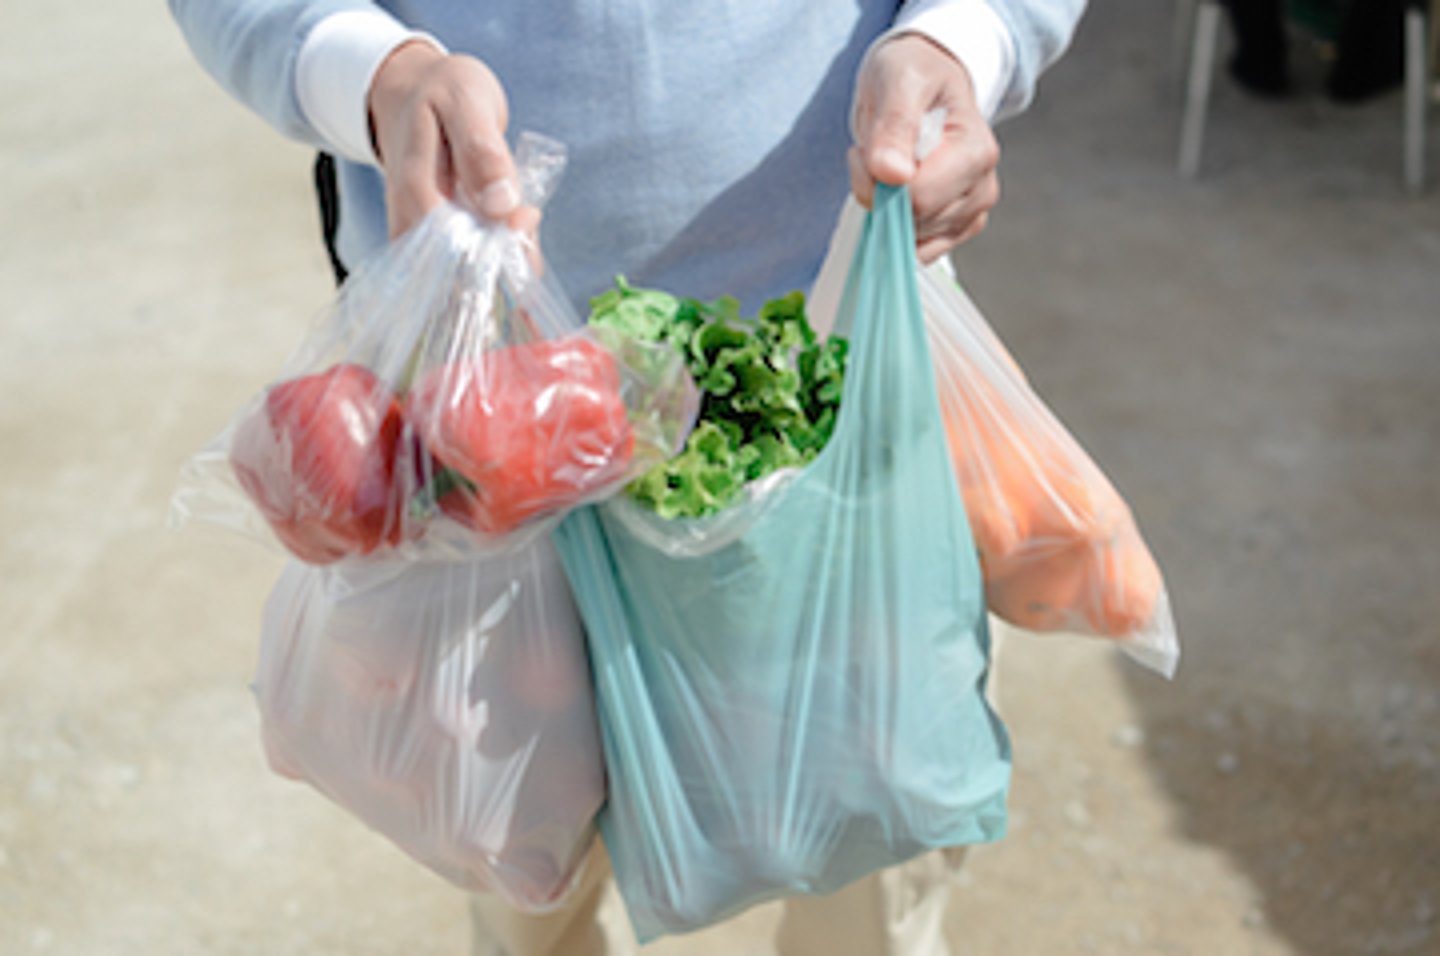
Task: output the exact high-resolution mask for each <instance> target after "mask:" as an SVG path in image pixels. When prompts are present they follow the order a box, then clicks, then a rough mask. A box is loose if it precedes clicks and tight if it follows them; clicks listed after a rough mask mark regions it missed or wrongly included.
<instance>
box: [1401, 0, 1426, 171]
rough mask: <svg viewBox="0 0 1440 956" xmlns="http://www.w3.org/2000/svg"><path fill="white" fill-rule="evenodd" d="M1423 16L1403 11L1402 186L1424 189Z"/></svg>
mask: <svg viewBox="0 0 1440 956" xmlns="http://www.w3.org/2000/svg"><path fill="white" fill-rule="evenodd" d="M1425 33H1426V30H1425V14H1424V13H1423V12H1421V11H1420V10H1419V9H1417V8H1415V7H1411V8H1410V9H1408V10H1406V11H1405V187H1406V188H1407V189H1409V190H1410V191H1411V192H1412V193H1418V192H1420V191H1422V190H1423V189H1424V188H1425V106H1426V102H1427V100H1428V97H1427V95H1426V86H1427V85H1428V83H1429V76H1430V69H1429V63H1428V59H1429V57H1428V56H1427V55H1426V54H1427V53H1428V51H1427V49H1426V46H1427V43H1426V39H1427V38H1426V35H1425Z"/></svg>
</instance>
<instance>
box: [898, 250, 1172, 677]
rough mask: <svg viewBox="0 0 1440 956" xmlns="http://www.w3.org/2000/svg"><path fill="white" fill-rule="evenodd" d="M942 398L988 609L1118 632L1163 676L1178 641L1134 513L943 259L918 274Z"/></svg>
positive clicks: (1066, 627)
mask: <svg viewBox="0 0 1440 956" xmlns="http://www.w3.org/2000/svg"><path fill="white" fill-rule="evenodd" d="M920 292H921V299H922V301H923V302H924V306H925V319H926V325H927V327H928V329H929V332H930V349H931V354H932V355H933V357H934V362H935V374H936V378H937V382H938V385H939V389H940V409H941V413H942V415H943V416H944V419H945V429H946V433H947V434H948V436H949V439H950V448H951V452H952V456H953V460H954V464H955V473H956V477H957V479H958V480H959V482H960V490H961V493H962V494H963V495H964V498H965V507H966V511H967V512H968V514H969V517H970V527H971V530H972V532H973V533H974V535H975V543H976V546H977V548H978V549H979V552H980V564H981V567H982V568H983V570H984V575H985V595H986V602H987V604H988V606H989V608H990V610H991V611H992V612H993V613H994V614H995V615H996V616H997V617H1000V618H1001V619H1003V620H1004V621H1006V622H1007V623H1009V624H1012V625H1014V626H1016V627H1019V628H1022V629H1026V630H1032V631H1045V632H1049V631H1064V632H1071V633H1078V634H1084V635H1088V636H1092V637H1102V638H1108V639H1112V640H1115V641H1118V642H1119V644H1120V646H1121V647H1122V648H1123V649H1124V650H1125V652H1126V653H1128V654H1129V655H1130V656H1131V657H1133V658H1135V659H1136V660H1137V661H1139V662H1140V663H1142V664H1144V665H1146V666H1147V667H1150V668H1151V669H1153V670H1155V671H1158V672H1159V673H1161V674H1163V675H1165V676H1166V677H1171V676H1173V675H1174V673H1175V667H1176V665H1177V664H1178V662H1179V657H1180V645H1179V641H1178V640H1177V638H1176V634H1175V623H1174V619H1173V618H1172V616H1171V613H1170V600H1169V596H1168V595H1167V593H1166V590H1165V582H1164V580H1163V578H1162V577H1161V574H1160V568H1159V566H1158V565H1157V564H1156V562H1155V559H1154V557H1153V556H1152V555H1151V553H1150V550H1149V548H1147V547H1146V544H1145V541H1144V539H1143V538H1142V537H1141V535H1140V530H1139V527H1138V525H1137V524H1136V522H1135V518H1134V515H1133V514H1132V513H1131V511H1130V508H1129V506H1127V505H1126V503H1125V501H1124V499H1123V498H1121V497H1120V494H1119V492H1117V491H1116V490H1115V487H1114V486H1113V485H1112V484H1111V483H1110V482H1109V480H1107V479H1106V477H1105V475H1104V473H1102V472H1101V470H1100V468H1099V467H1098V466H1097V465H1096V464H1095V463H1094V461H1093V460H1092V459H1091V458H1090V456H1089V455H1087V454H1086V453H1085V450H1084V449H1083V448H1081V447H1080V444H1079V442H1077V441H1076V440H1075V439H1074V437H1072V436H1071V434H1070V433H1069V432H1068V431H1067V430H1066V428H1065V426H1064V425H1063V424H1061V422H1060V420H1059V419H1057V418H1056V417H1055V415H1054V414H1053V413H1052V412H1051V411H1050V409H1049V408H1048V407H1047V406H1046V405H1045V403H1044V402H1043V401H1041V400H1040V397H1039V396H1038V395H1036V394H1035V392H1034V391H1033V390H1032V389H1031V388H1030V385H1029V383H1028V382H1027V381H1026V379H1025V375H1024V373H1022V372H1021V371H1020V367H1019V366H1018V365H1017V364H1016V363H1015V361H1014V359H1012V358H1011V357H1010V355H1009V353H1008V352H1007V351H1006V350H1005V347H1004V346H1003V345H1002V344H1001V343H1000V340H999V339H998V338H997V337H996V335H995V333H994V332H993V331H992V330H991V329H990V327H989V325H987V324H986V322H985V319H984V317H983V316H981V314H980V312H979V310H978V309H976V308H975V305H974V303H972V302H971V301H970V299H969V298H968V297H967V296H966V295H965V293H964V292H963V291H962V290H961V288H960V286H959V285H957V284H956V282H955V280H954V278H953V277H952V276H951V275H950V274H949V273H948V272H947V271H945V270H944V269H940V268H934V267H932V268H931V269H928V270H926V271H925V272H924V273H923V274H922V276H921V277H920Z"/></svg>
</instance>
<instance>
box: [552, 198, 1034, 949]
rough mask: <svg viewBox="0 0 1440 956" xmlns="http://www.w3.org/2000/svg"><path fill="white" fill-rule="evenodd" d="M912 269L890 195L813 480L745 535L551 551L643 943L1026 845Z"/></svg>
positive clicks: (852, 286) (870, 248)
mask: <svg viewBox="0 0 1440 956" xmlns="http://www.w3.org/2000/svg"><path fill="white" fill-rule="evenodd" d="M914 249H915V238H914V226H913V223H912V221H911V213H910V199H909V195H908V193H907V192H906V191H904V190H897V189H890V188H881V189H880V190H879V191H878V192H877V195H876V200H875V206H874V211H873V212H872V213H871V214H870V216H869V217H868V219H867V221H866V225H865V230H864V232H863V234H862V237H861V240H860V244H859V247H858V249H857V251H856V253H855V257H854V260H853V264H852V266H851V269H850V274H849V277H848V280H847V286H846V290H845V294H844V296H843V298H842V300H841V308H840V313H839V319H838V327H840V328H846V329H848V331H849V333H850V336H851V353H850V368H849V372H848V374H847V379H846V382H845V393H844V397H843V399H842V401H841V407H840V417H839V421H838V423H837V426H836V431H835V434H834V437H832V438H831V440H830V443H829V444H828V445H827V446H826V448H825V449H824V451H823V452H822V453H821V454H820V456H819V457H818V458H817V459H816V460H815V461H814V462H813V463H811V464H810V465H809V466H807V467H806V468H804V469H803V470H801V471H798V472H795V473H794V474H793V475H792V476H791V477H790V479H789V480H788V481H784V482H778V483H776V485H775V486H774V487H772V488H770V489H768V490H767V491H766V492H765V493H764V494H763V496H762V497H761V498H760V500H759V501H757V502H753V503H751V504H747V505H744V506H741V507H740V509H739V511H738V512H737V514H736V516H735V520H734V521H732V522H729V523H728V524H727V523H726V522H725V521H724V520H721V521H719V522H714V521H711V522H710V523H708V524H705V525H701V526H698V527H697V526H696V525H695V524H694V523H692V522H685V521H676V522H659V519H656V522H657V523H658V525H661V527H658V530H657V525H653V524H652V525H651V526H648V527H642V526H641V525H639V524H637V523H636V522H635V521H634V520H633V517H627V514H628V512H627V510H626V507H625V504H626V503H625V502H623V501H621V500H615V501H612V502H610V503H606V504H604V505H600V506H595V507H587V508H582V509H579V510H577V511H576V512H574V513H572V514H571V515H570V516H569V517H568V518H566V520H565V521H564V522H563V523H562V524H561V525H560V527H559V528H558V529H557V530H556V532H555V540H556V543H557V544H558V546H559V550H560V554H561V559H562V562H563V564H564V566H565V571H566V574H567V576H568V577H569V579H570V583H571V585H572V587H573V589H574V592H575V596H576V599H577V603H578V605H579V607H580V610H581V615H582V618H583V620H584V623H585V626H586V629H587V632H588V640H589V647H590V655H591V665H592V668H593V671H594V677H595V690H596V703H597V707H598V710H599V714H600V722H601V732H602V739H603V743H604V750H605V760H606V769H607V775H608V780H609V798H608V802H607V804H606V806H605V807H604V808H603V809H602V811H601V815H600V818H599V823H600V829H601V833H602V835H603V837H604V839H605V841H606V844H607V846H608V849H609V852H610V857H611V860H612V862H613V865H614V869H615V878H616V880H617V883H618V885H619V889H620V893H621V895H622V896H623V897H624V899H625V903H626V907H627V909H628V910H629V913H630V916H631V920H632V922H633V924H634V926H635V930H636V933H637V935H638V936H639V937H640V939H641V940H642V941H647V940H650V939H652V938H654V937H657V936H660V935H662V934H665V933H674V932H683V931H687V930H692V929H697V928H700V927H702V926H705V925H707V924H710V923H713V922H715V921H717V920H720V919H723V918H725V917H726V916H729V915H731V914H733V913H736V912H738V911H740V910H742V909H744V908H746V907H749V906H751V905H753V904H756V903H759V902H762V901H764V900H768V899H774V898H776V897H780V896H786V895H793V894H797V893H827V892H830V891H832V890H835V889H838V888H839V887H841V886H843V885H844V884H846V883H849V882H851V881H853V880H855V879H858V878H860V877H862V876H864V875H866V874H867V873H870V872H872V871H874V870H877V869H880V868H882V867H885V866H888V865H891V864H894V863H898V862H900V861H903V860H905V859H908V858H910V857H912V856H915V855H917V854H919V853H922V852H924V851H926V850H929V849H933V848H937V847H946V846H956V845H962V844H971V843H979V842H984V841H989V840H994V839H996V838H998V837H1000V836H1001V835H1002V834H1003V832H1004V829H1005V801H1006V795H1007V790H1008V786H1009V777H1010V767H1009V743H1008V739H1007V737H1006V735H1005V731H1004V728H1003V726H1002V725H1001V723H1000V721H999V719H998V718H997V717H996V716H995V714H994V713H993V712H992V711H991V709H990V707H989V705H988V704H987V702H986V699H985V696H984V683H985V675H986V670H987V666H988V656H989V636H988V633H987V631H986V625H985V613H984V608H985V603H984V598H983V595H982V591H981V578H980V569H979V566H978V562H977V559H976V555H975V548H974V544H973V542H972V540H971V537H970V531H969V527H968V525H967V523H966V518H965V511H964V506H963V504H962V502H961V499H960V497H959V493H958V491H957V485H956V481H955V476H954V473H953V472H952V470H951V465H950V457H949V452H948V449H947V446H946V439H945V435H944V432H943V429H942V426H941V419H940V412H939V407H938V404H937V399H936V393H935V382H934V376H933V373H932V371H931V365H930V358H929V354H928V347H927V343H926V332H925V322H924V316H923V314H922V312H921V306H920V300H919V293H918V286H917V284H916V273H917V265H916V260H915V253H914ZM632 510H633V509H632ZM717 517H718V518H721V519H724V517H725V516H724V515H721V516H717ZM664 524H670V525H673V526H674V527H672V528H669V529H666V528H664V527H663V525H664ZM667 530H668V532H669V535H670V537H669V539H668V540H667V537H666V535H667ZM669 544H674V545H675V547H670V546H668V545H669Z"/></svg>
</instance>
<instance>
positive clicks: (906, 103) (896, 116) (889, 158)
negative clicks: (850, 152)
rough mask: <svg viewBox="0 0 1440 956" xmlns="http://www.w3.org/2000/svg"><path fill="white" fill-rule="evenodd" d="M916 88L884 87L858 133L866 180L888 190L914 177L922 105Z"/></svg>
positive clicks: (895, 84)
mask: <svg viewBox="0 0 1440 956" xmlns="http://www.w3.org/2000/svg"><path fill="white" fill-rule="evenodd" d="M920 92H921V91H920V90H919V89H918V87H917V84H914V83H902V82H898V81H897V82H891V83H887V84H884V85H883V86H882V87H881V88H880V90H879V92H878V94H877V97H876V100H875V104H874V107H873V109H872V110H871V111H869V112H870V116H869V122H868V124H867V126H865V127H862V128H861V129H860V130H859V134H860V142H859V146H860V153H861V156H862V158H863V159H864V162H865V171H866V173H868V174H869V176H870V177H871V178H872V179H874V180H876V181H878V182H882V183H886V184H887V185H890V186H903V185H905V184H906V183H908V182H910V180H911V178H913V177H914V175H915V169H916V165H915V141H916V140H917V139H918V138H919V136H920V115H921V113H923V112H924V107H925V103H924V102H923V99H922V98H921V95H920Z"/></svg>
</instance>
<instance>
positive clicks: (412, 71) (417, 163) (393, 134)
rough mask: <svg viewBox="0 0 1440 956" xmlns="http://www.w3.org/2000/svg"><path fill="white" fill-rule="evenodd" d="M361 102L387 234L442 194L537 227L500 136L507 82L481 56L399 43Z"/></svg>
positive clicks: (418, 217)
mask: <svg viewBox="0 0 1440 956" xmlns="http://www.w3.org/2000/svg"><path fill="white" fill-rule="evenodd" d="M367 105H368V106H369V110H370V125H371V130H372V134H373V136H374V140H375V151H376V153H377V154H378V155H379V157H380V168H381V169H382V170H383V171H384V173H385V207H386V210H387V214H388V218H389V227H390V236H391V238H394V237H396V236H398V235H400V234H401V233H403V232H405V231H406V230H408V229H409V228H410V227H411V226H413V225H415V224H416V223H418V222H419V221H420V220H421V219H423V218H424V217H425V214H426V213H428V212H429V211H430V210H431V209H434V208H435V207H436V206H438V205H440V204H441V203H442V202H444V201H445V200H447V199H449V200H454V201H455V202H457V203H459V204H461V205H463V206H465V207H467V208H468V209H470V210H471V211H472V212H475V213H477V214H479V215H482V216H485V217H486V218H488V219H493V220H496V221H500V222H505V223H507V224H508V225H510V226H511V227H512V228H515V229H520V230H523V231H526V232H533V231H534V230H535V228H536V226H537V225H538V224H539V219H540V213H539V211H538V210H536V209H534V208H531V207H527V206H525V205H524V201H523V199H522V198H521V194H520V183H519V179H518V177H517V176H516V173H515V160H514V158H513V157H512V156H511V155H510V147H509V146H508V145H507V144H506V142H505V127H506V125H507V124H508V122H509V108H508V105H507V103H506V100H505V90H504V89H503V88H502V87H501V85H500V81H499V80H498V79H497V78H496V76H495V74H494V73H492V72H491V71H490V68H489V67H487V66H486V65H485V64H484V63H481V62H480V61H479V60H477V59H475V58H474V57H470V56H464V55H459V54H446V53H442V52H440V51H439V50H438V49H436V48H435V47H434V46H431V45H430V44H429V43H425V42H424V41H411V42H408V43H404V44H401V45H400V46H399V47H396V49H395V50H394V52H392V53H391V54H390V56H388V57H387V58H386V59H385V62H384V63H382V64H381V65H380V69H379V70H377V71H376V73H375V78H374V80H372V81H371V84H370V92H369V95H368V97H367Z"/></svg>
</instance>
